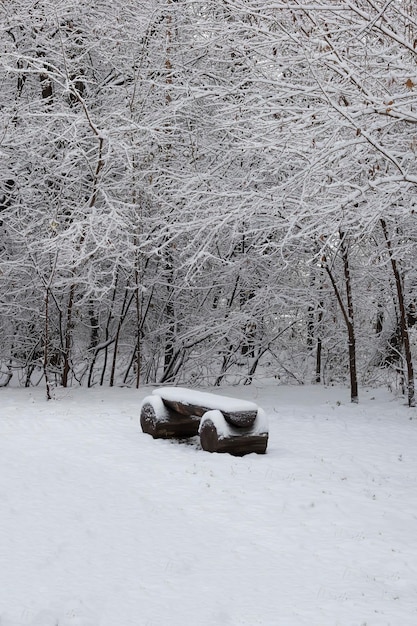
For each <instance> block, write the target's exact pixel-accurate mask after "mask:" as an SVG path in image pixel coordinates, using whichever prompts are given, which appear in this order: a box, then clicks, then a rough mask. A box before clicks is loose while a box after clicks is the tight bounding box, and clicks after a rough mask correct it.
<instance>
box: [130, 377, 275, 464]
mask: <svg viewBox="0 0 417 626" xmlns="http://www.w3.org/2000/svg"><path fill="white" fill-rule="evenodd" d="M140 423H141V427H142V430H143V432H145V433H148V434H149V435H152V437H154V438H155V439H157V438H163V439H171V438H176V439H182V438H186V437H194V436H196V435H199V436H200V442H201V447H202V448H203V450H207V451H208V452H228V453H230V454H233V455H235V456H244V455H245V454H250V453H251V452H255V453H257V454H265V452H266V448H267V445H268V424H267V420H266V417H265V413H264V412H263V411H262V409H260V408H259V407H258V406H257V405H256V404H255V403H254V402H248V401H245V400H237V399H236V398H230V397H226V396H220V395H217V394H212V393H206V392H203V391H195V390H190V389H184V388H181V387H161V388H159V389H155V390H154V391H153V392H152V395H151V396H147V397H146V398H145V399H144V400H143V402H142V406H141V414H140Z"/></svg>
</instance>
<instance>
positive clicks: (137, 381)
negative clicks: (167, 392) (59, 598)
mask: <svg viewBox="0 0 417 626" xmlns="http://www.w3.org/2000/svg"><path fill="white" fill-rule="evenodd" d="M0 28H1V39H0V41H1V43H0V46H1V53H0V83H1V97H0V385H2V386H7V385H12V384H13V385H22V386H31V385H38V384H40V385H45V388H46V390H47V395H48V397H51V389H52V388H54V387H55V386H63V387H67V386H70V385H84V386H89V387H91V386H100V385H105V386H116V385H126V386H132V387H139V386H142V385H149V384H154V383H157V384H163V383H172V384H176V383H181V384H186V385H196V386H198V385H204V386H210V385H214V386H216V385H221V384H222V383H226V382H227V383H229V384H230V383H241V384H250V383H251V381H252V380H253V378H254V377H255V376H259V375H263V376H268V377H271V378H273V377H275V378H276V380H277V384H279V382H280V381H281V382H291V383H297V384H302V383H311V382H315V383H318V384H319V383H321V384H332V383H343V384H347V385H349V386H350V391H351V400H352V401H353V402H357V401H358V398H359V397H360V387H361V386H362V385H374V386H378V385H388V386H389V387H390V388H394V387H395V389H397V390H399V391H400V392H402V393H404V395H405V397H406V400H407V402H408V404H409V405H410V406H414V404H415V391H414V371H413V359H415V356H416V328H417V323H416V322H417V268H416V262H415V259H416V252H417V228H416V210H417V208H416V207H417V193H416V191H417V162H416V152H417V98H416V95H417V5H416V4H415V3H414V2H413V0H317V1H316V0H309V1H308V0H276V1H271V2H267V1H266V0H123V2H121V1H120V0H96V1H94V0H93V1H92V2H90V1H89V2H87V1H86V0H65V1H64V0H39V1H36V0H12V1H10V0H7V1H6V0H3V1H1V2H0Z"/></svg>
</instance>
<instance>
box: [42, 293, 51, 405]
mask: <svg viewBox="0 0 417 626" xmlns="http://www.w3.org/2000/svg"><path fill="white" fill-rule="evenodd" d="M44 332H45V338H44V345H43V373H44V376H45V385H46V399H47V400H51V399H52V395H51V383H50V380H49V372H48V365H49V288H48V287H47V288H46V291H45V327H44Z"/></svg>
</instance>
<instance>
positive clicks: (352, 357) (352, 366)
mask: <svg viewBox="0 0 417 626" xmlns="http://www.w3.org/2000/svg"><path fill="white" fill-rule="evenodd" d="M339 234H340V252H341V254H342V259H343V270H344V274H345V288H346V302H347V314H348V318H349V323H348V325H347V330H348V340H349V372H350V389H351V401H352V402H356V403H357V402H358V375H357V371H356V336H355V326H354V322H353V320H354V310H353V297H352V280H351V277H350V267H349V255H348V247H347V245H346V235H345V233H343V232H342V231H339Z"/></svg>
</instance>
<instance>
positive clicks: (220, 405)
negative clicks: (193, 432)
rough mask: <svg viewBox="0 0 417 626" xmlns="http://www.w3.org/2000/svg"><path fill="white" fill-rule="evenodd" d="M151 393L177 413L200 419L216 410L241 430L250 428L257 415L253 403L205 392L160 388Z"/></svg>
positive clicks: (255, 406) (256, 408)
mask: <svg viewBox="0 0 417 626" xmlns="http://www.w3.org/2000/svg"><path fill="white" fill-rule="evenodd" d="M152 393H153V394H154V395H156V396H159V397H160V398H162V401H163V402H164V403H165V404H166V405H167V406H170V407H171V408H173V409H174V410H175V411H177V412H178V413H183V414H185V415H197V416H199V417H202V416H203V415H204V413H206V412H207V411H213V410H218V411H221V412H222V413H223V415H224V417H225V419H226V420H227V421H228V422H229V423H230V424H232V425H234V426H238V427H241V428H244V427H248V426H251V425H252V424H253V423H254V422H255V419H256V416H257V414H258V406H257V405H256V404H255V403H254V402H249V401H247V400H239V399H237V398H230V397H228V396H220V395H217V394H214V393H207V392H205V391H196V390H194V389H185V388H183V387H160V388H159V389H154V391H153V392H152Z"/></svg>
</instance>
